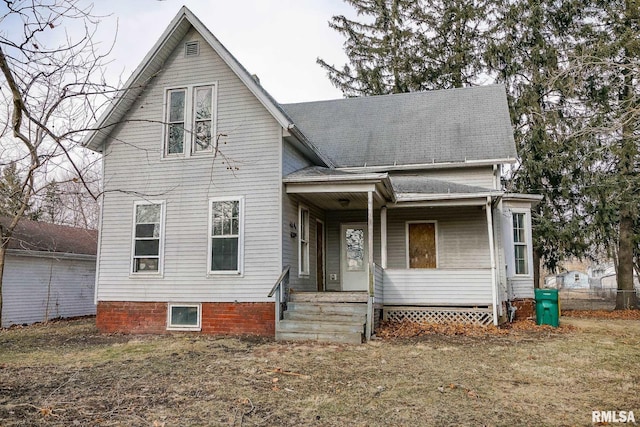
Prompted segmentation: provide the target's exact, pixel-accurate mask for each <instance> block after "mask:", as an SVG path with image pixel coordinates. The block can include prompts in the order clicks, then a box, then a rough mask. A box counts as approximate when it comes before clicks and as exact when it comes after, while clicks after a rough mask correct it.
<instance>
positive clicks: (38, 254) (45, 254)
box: [7, 249, 96, 261]
mask: <svg viewBox="0 0 640 427" xmlns="http://www.w3.org/2000/svg"><path fill="white" fill-rule="evenodd" d="M7 254H8V255H13V256H25V257H34V258H53V259H59V260H63V259H69V260H78V261H95V260H96V256H95V255H90V254H74V253H69V252H50V251H30V250H24V249H9V250H7Z"/></svg>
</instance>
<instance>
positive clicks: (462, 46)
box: [412, 0, 490, 89]
mask: <svg viewBox="0 0 640 427" xmlns="http://www.w3.org/2000/svg"><path fill="white" fill-rule="evenodd" d="M489 6H490V1H489V0H430V1H422V2H416V4H415V5H414V7H413V12H412V16H413V17H414V19H415V22H416V24H417V29H416V31H415V37H416V39H417V43H418V52H417V54H418V57H419V58H421V59H422V61H420V62H419V63H418V64H417V65H418V69H419V71H420V82H419V87H420V89H449V88H457V87H464V86H471V85H473V84H477V83H478V82H479V79H480V78H481V73H482V71H483V67H484V64H483V62H482V59H483V57H482V55H481V52H482V51H483V50H484V49H485V45H486V42H487V28H488V22H487V17H488V12H489V10H490V8H489Z"/></svg>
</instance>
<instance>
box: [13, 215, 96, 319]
mask: <svg viewBox="0 0 640 427" xmlns="http://www.w3.org/2000/svg"><path fill="white" fill-rule="evenodd" d="M96 248H97V231H96V230H86V229H82V228H73V227H67V226H62V225H55V224H48V223H44V222H36V221H28V220H21V221H20V223H19V224H18V227H17V228H16V230H15V232H14V235H13V238H12V240H11V242H10V244H9V251H8V253H7V257H6V260H5V267H4V277H3V284H2V298H3V307H2V323H1V326H2V327H8V326H11V325H21V324H30V323H36V322H43V321H47V320H50V319H56V318H64V317H75V316H85V315H93V314H95V313H96V306H95V303H94V288H95V271H96Z"/></svg>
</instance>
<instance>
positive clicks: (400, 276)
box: [384, 268, 492, 306]
mask: <svg viewBox="0 0 640 427" xmlns="http://www.w3.org/2000/svg"><path fill="white" fill-rule="evenodd" d="M491 295H492V294H491V270H490V269H488V268H486V269H466V270H424V269H413V270H395V269H388V270H385V272H384V303H385V305H431V306H433V305H449V306H465V305H485V304H486V305H490V304H491V298H492V296H491Z"/></svg>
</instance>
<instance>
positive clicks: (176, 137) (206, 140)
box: [164, 83, 216, 157]
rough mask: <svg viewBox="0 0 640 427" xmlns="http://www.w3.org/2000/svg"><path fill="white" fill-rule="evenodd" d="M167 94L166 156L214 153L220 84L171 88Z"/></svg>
mask: <svg viewBox="0 0 640 427" xmlns="http://www.w3.org/2000/svg"><path fill="white" fill-rule="evenodd" d="M165 97H166V99H165V105H166V107H165V123H166V124H165V132H164V156H165V157H173V156H187V157H188V156H191V155H196V154H199V153H212V152H213V145H214V144H213V143H214V141H215V139H214V138H215V116H216V84H215V83H214V84H209V85H194V86H186V87H182V88H173V89H168V90H167V91H166V95H165Z"/></svg>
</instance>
